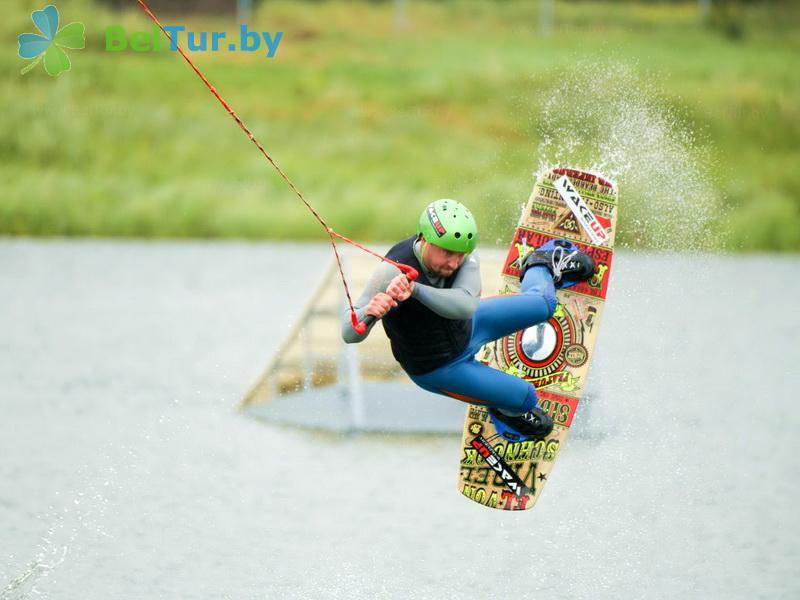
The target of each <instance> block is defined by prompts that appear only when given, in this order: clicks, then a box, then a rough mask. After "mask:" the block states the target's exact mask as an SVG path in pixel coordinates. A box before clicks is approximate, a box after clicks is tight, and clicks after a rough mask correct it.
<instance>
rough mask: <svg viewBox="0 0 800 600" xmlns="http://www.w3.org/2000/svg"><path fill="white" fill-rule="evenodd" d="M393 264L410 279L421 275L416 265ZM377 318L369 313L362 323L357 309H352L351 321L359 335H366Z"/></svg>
mask: <svg viewBox="0 0 800 600" xmlns="http://www.w3.org/2000/svg"><path fill="white" fill-rule="evenodd" d="M387 262H392V261H387ZM392 264H393V265H394V266H395V267H397V268H398V269H400V270H401V271H402V272H403V273H405V275H406V278H407V279H408V280H409V281H414V280H415V279H416V278H417V277H419V272H418V271H417V270H416V269H415V268H414V267H409V266H408V265H404V264H402V263H396V262H392ZM376 320H377V319H376V317H373V316H372V315H367V316H366V317H365V318H364V320H363V321H362V322H361V323H359V322H358V317H357V316H356V311H355V310H352V311H350V322H351V323H352V324H353V330H355V332H356V333H357V334H358V335H364V334H365V333H366V332H367V327H369V326H370V325H372V324H373V323H374V322H375V321H376Z"/></svg>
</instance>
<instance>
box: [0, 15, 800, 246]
mask: <svg viewBox="0 0 800 600" xmlns="http://www.w3.org/2000/svg"><path fill="white" fill-rule="evenodd" d="M131 4H132V5H133V6H134V7H133V8H132V9H131V10H130V11H126V12H123V13H112V12H109V11H108V10H105V9H101V8H100V7H98V6H96V5H93V4H91V3H88V2H86V1H75V2H64V3H59V10H60V11H61V13H62V19H63V21H62V22H64V23H65V22H69V21H74V20H79V21H83V22H84V23H85V24H86V27H87V32H88V36H87V48H86V49H85V50H81V51H70V53H69V54H70V56H71V58H72V60H73V69H72V71H70V72H69V73H66V74H64V75H62V76H60V77H59V78H51V77H48V76H47V75H46V74H45V73H44V71H43V70H42V69H41V67H39V68H38V69H36V70H34V71H33V72H31V73H28V74H27V75H25V76H17V73H18V72H19V69H20V68H21V67H22V66H23V65H24V63H23V61H22V60H21V59H18V58H17V57H15V56H14V53H13V51H6V52H4V53H2V56H0V68H2V69H3V71H4V72H5V77H4V84H3V86H2V88H1V89H2V92H1V93H2V99H3V106H4V115H3V119H2V121H0V128H1V129H0V156H2V166H0V172H1V173H2V180H3V182H4V186H3V192H2V196H0V233H4V234H12V235H104V236H105V235H109V236H143V237H156V236H158V237H162V236H168V237H196V236H203V237H205V236H211V237H247V238H272V239H287V238H306V239H319V238H320V236H321V235H322V231H321V229H320V228H319V225H318V224H317V223H316V222H315V221H314V220H313V219H312V218H311V217H310V215H308V213H307V212H306V210H305V208H304V207H303V206H302V204H300V202H299V201H298V200H297V199H296V198H295V197H294V196H293V195H292V194H291V192H290V191H289V190H288V188H287V187H286V186H285V184H284V183H283V182H282V180H281V179H280V178H279V177H278V176H277V175H276V174H275V172H274V171H273V170H272V169H271V167H269V165H268V164H267V163H266V162H265V161H264V159H263V157H261V155H260V154H259V153H258V151H257V150H256V149H255V148H254V147H253V146H252V144H251V143H250V142H249V141H248V140H247V138H246V137H245V136H244V135H243V134H242V132H241V131H239V130H238V128H237V127H236V126H235V124H234V123H233V122H232V120H231V119H230V117H229V116H228V115H227V114H226V113H225V112H224V111H223V110H222V108H221V107H220V106H219V104H218V103H217V102H216V100H214V98H213V97H212V96H211V95H210V94H209V93H208V91H206V90H205V88H204V87H203V86H202V84H201V83H200V81H199V80H198V79H197V77H196V75H195V74H194V73H193V72H192V71H191V70H190V69H189V68H188V66H187V65H186V64H185V63H184V62H183V60H182V59H181V58H180V57H179V56H178V55H176V54H174V53H170V52H162V53H158V54H143V53H132V52H125V53H109V52H106V51H105V50H104V48H103V45H104V40H103V31H104V29H105V27H106V26H107V25H109V24H112V23H113V24H122V25H124V26H125V27H126V29H127V30H128V31H134V30H149V29H150V23H149V21H147V20H146V17H145V16H144V15H143V14H142V13H141V11H139V10H138V9H136V8H135V6H136V5H135V2H132V3H131ZM32 8H41V7H40V6H39V5H38V4H36V5H34V4H31V3H29V2H20V3H18V4H17V5H16V9H15V10H14V11H12V13H11V18H10V19H9V21H8V22H7V23H5V24H3V25H1V26H0V27H2V29H3V30H4V37H5V38H6V39H7V40H12V39H15V35H16V34H17V33H20V32H23V31H32V30H33V26H32V24H31V22H30V14H29V13H30V10H31V9H32ZM538 10H539V9H538V3H536V2H488V1H487V2H483V1H477V0H476V1H474V2H469V3H455V2H450V3H427V2H417V1H415V0H411V1H410V2H409V8H408V14H407V20H408V25H407V27H406V28H405V29H403V30H397V29H396V28H395V22H394V15H393V8H392V4H391V3H387V4H385V5H383V4H378V5H376V4H367V3H364V4H362V3H358V2H324V3H304V2H291V3H290V2H265V3H263V4H262V5H261V6H260V8H259V10H258V11H257V14H256V15H255V18H254V20H253V22H252V23H251V25H250V28H251V29H256V30H264V31H276V30H280V31H283V32H284V39H283V40H282V42H281V45H280V47H279V50H278V54H277V57H276V58H275V59H271V60H268V59H265V58H264V57H263V56H262V54H261V53H260V52H259V53H253V54H248V53H241V52H237V53H229V52H219V53H202V54H201V53H195V54H194V55H193V57H196V60H197V62H198V65H199V66H200V68H201V69H202V70H204V71H205V72H206V75H207V76H208V77H209V79H210V80H211V81H212V82H213V83H214V84H215V85H216V86H217V87H218V89H219V90H220V91H221V92H222V94H223V95H224V96H225V97H226V98H227V99H228V100H229V102H230V103H231V104H232V105H233V106H234V108H235V109H236V110H237V112H238V113H239V114H240V116H241V117H242V118H243V120H244V121H245V122H246V123H247V124H248V126H250V128H251V129H252V130H253V131H254V133H255V134H256V136H257V137H258V138H259V139H260V141H261V142H262V143H263V144H264V145H265V147H266V148H267V149H268V151H269V152H270V153H271V154H272V155H273V156H274V157H275V159H276V160H277V161H278V163H279V164H280V165H281V166H282V168H283V169H284V170H285V171H286V172H287V173H288V174H289V176H290V177H291V178H292V179H293V180H294V181H295V183H296V184H297V186H298V187H299V188H300V189H301V190H303V192H304V194H305V195H306V196H307V197H308V198H309V199H310V200H311V202H312V203H313V204H314V205H315V206H316V207H317V208H318V209H319V211H320V212H321V213H322V214H323V215H325V216H326V218H327V219H328V220H329V221H330V223H331V224H332V225H333V226H334V227H335V228H337V229H338V230H340V231H342V232H344V233H347V234H348V235H351V236H355V237H357V238H359V239H392V238H397V237H399V236H401V235H405V234H406V233H407V232H408V230H409V227H410V226H412V225H411V224H412V223H413V221H414V219H415V217H416V213H417V211H418V210H419V209H420V208H421V207H422V206H423V205H424V204H425V202H426V201H428V200H429V199H433V198H436V197H442V196H449V197H455V198H459V199H462V200H463V201H465V202H467V203H469V204H470V205H471V206H473V207H474V208H475V210H476V212H477V213H478V216H479V219H480V221H481V223H482V224H483V226H484V230H485V231H486V232H487V235H485V236H484V239H485V240H487V241H493V240H495V239H501V238H505V237H507V235H508V228H509V226H510V225H511V224H512V223H513V222H515V221H516V218H517V213H518V210H519V205H520V204H521V203H522V202H523V201H524V200H525V199H526V198H527V195H528V193H529V191H530V186H531V173H532V171H534V170H536V169H537V168H538V167H539V166H540V161H541V160H542V148H543V142H544V141H546V140H545V136H546V135H547V133H548V132H547V127H546V125H545V126H543V123H542V120H543V119H544V118H545V117H547V116H548V115H547V113H546V110H545V108H544V107H545V106H546V104H547V101H548V98H551V97H552V95H553V90H554V89H555V88H556V87H557V86H558V85H559V82H560V80H562V79H563V78H579V79H580V78H584V79H585V80H586V81H589V82H591V81H593V76H594V75H602V74H603V71H602V69H600V68H599V67H598V68H597V72H596V73H594V74H593V73H582V72H580V71H581V70H584V71H586V70H589V71H591V70H592V68H594V67H592V65H609V64H611V65H623V66H624V68H625V70H626V73H628V75H626V76H625V77H623V78H621V79H620V81H621V82H622V83H623V84H625V85H627V84H630V85H636V86H640V87H641V88H642V89H643V90H645V92H641V91H639V92H637V93H638V94H639V95H642V94H645V93H646V95H647V96H648V98H649V99H650V100H649V101H650V102H651V103H652V106H657V107H660V109H661V110H663V111H665V114H667V115H668V119H667V120H668V122H669V127H670V128H671V130H672V132H671V133H672V134H674V135H675V136H677V137H678V138H680V139H681V140H684V145H683V146H680V147H679V148H678V150H679V151H681V149H684V150H685V152H686V154H688V155H689V156H688V157H687V162H686V164H688V165H690V166H691V169H693V170H695V171H696V173H695V174H694V175H693V177H699V178H702V179H703V180H704V181H705V180H707V185H706V187H705V188H703V189H706V190H708V191H707V192H702V193H699V192H693V193H697V194H698V195H702V196H703V198H702V199H701V198H689V199H686V198H683V199H682V201H683V204H682V205H681V207H682V210H684V211H689V212H691V210H692V207H693V202H695V201H697V202H701V201H702V203H703V209H704V211H705V212H706V213H711V215H712V218H711V219H710V220H709V221H708V223H704V224H703V226H702V227H701V228H700V230H699V231H695V232H693V235H697V234H700V235H703V234H704V232H705V231H708V232H709V235H710V237H712V238H713V239H714V240H715V243H720V244H725V245H727V246H729V247H732V248H741V249H774V250H794V251H796V250H800V227H799V226H798V225H797V223H800V169H798V168H797V165H798V164H800V76H799V75H798V74H797V68H796V65H795V64H794V62H796V61H795V60H794V58H795V57H796V56H797V53H798V50H800V33H798V29H797V28H796V26H795V25H796V24H797V22H798V19H797V16H798V14H800V12H798V11H792V10H789V9H781V10H782V11H783V12H782V13H780V14H776V12H775V11H776V10H777V9H774V8H761V9H759V8H750V9H748V11H747V12H746V13H745V14H744V36H743V37H742V38H740V39H732V38H730V37H728V36H726V35H725V34H724V33H723V32H722V31H721V30H717V29H710V28H709V27H707V26H705V25H704V24H702V23H700V22H699V19H698V15H697V5H696V3H694V2H691V3H687V4H684V5H661V4H655V5H653V4H643V5H639V4H636V5H628V4H621V3H612V4H609V3H600V2H590V3H569V4H566V3H557V6H556V15H555V24H556V28H555V29H554V31H553V32H552V33H551V34H550V35H548V36H544V35H541V34H540V33H539V13H538ZM164 20H165V21H167V22H169V23H173V24H176V23H180V24H184V25H186V26H187V29H190V30H195V31H201V30H205V31H213V30H227V31H230V32H231V33H230V34H229V35H236V34H235V33H234V32H235V29H236V28H235V26H234V24H233V23H232V22H231V20H230V19H224V18H214V17H203V18H194V17H192V18H186V17H176V16H172V17H169V16H165V17H164ZM587 65H589V67H587ZM617 87H619V86H617ZM613 93H616V94H618V95H619V96H622V97H624V96H625V94H626V93H627V90H624V89H617V90H616V91H615V92H613ZM693 135H694V137H692V136H693ZM686 140H689V141H686ZM575 156H576V157H577V158H578V159H581V160H583V161H585V164H586V165H587V166H588V165H591V164H592V163H593V162H597V161H598V160H599V159H598V157H596V156H593V155H592V152H591V148H589V147H587V148H586V149H585V151H584V152H583V154H581V153H580V150H579V152H578V154H577V155H575ZM545 158H547V157H545ZM633 158H635V157H632V159H633ZM628 175H629V174H628ZM628 175H625V174H623V176H621V177H620V181H619V183H620V186H621V188H622V192H623V197H624V200H625V202H626V204H625V208H624V210H623V211H622V215H623V223H622V225H621V227H620V239H621V241H622V242H624V243H626V244H628V245H634V246H670V245H680V244H681V231H680V230H676V231H672V232H669V235H667V236H665V235H663V231H662V230H663V228H664V227H668V222H669V218H668V216H669V207H667V206H664V205H663V203H662V204H660V205H659V206H658V207H656V209H655V210H658V211H661V212H662V213H663V214H664V215H666V216H667V218H664V216H663V215H662V217H661V218H657V219H649V218H648V215H649V214H650V212H652V211H653V210H654V209H653V206H652V204H649V193H648V190H647V187H646V185H645V184H643V183H642V182H641V181H638V182H634V181H632V182H631V183H630V184H628V181H627V180H626V178H627V177H628ZM631 179H632V180H633V179H634V178H632V177H631ZM626 185H627V187H626ZM692 189H699V188H692ZM676 190H677V192H676V194H680V193H681V188H680V186H678V187H676ZM665 223H667V224H666V225H665ZM717 240H720V241H719V242H716V241H717Z"/></svg>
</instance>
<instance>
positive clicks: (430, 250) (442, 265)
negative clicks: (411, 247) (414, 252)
mask: <svg viewBox="0 0 800 600" xmlns="http://www.w3.org/2000/svg"><path fill="white" fill-rule="evenodd" d="M422 240H423V242H424V241H425V238H424V237H423V238H422ZM466 256H467V255H466V254H464V253H463V252H451V251H450V250H445V249H444V248H440V247H439V246H434V245H433V244H430V243H425V245H424V250H423V251H422V260H423V262H424V263H425V266H426V267H427V268H428V270H429V271H430V272H431V273H434V274H435V275H438V276H439V277H444V278H447V277H450V276H452V275H453V273H455V272H456V270H457V269H458V268H459V267H460V266H461V265H462V263H463V262H464V258H465V257H466Z"/></svg>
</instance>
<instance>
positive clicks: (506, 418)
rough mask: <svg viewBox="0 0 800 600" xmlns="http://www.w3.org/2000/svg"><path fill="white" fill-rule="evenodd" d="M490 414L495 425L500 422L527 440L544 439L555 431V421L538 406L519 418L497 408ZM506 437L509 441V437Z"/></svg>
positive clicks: (490, 410) (491, 410) (490, 411)
mask: <svg viewBox="0 0 800 600" xmlns="http://www.w3.org/2000/svg"><path fill="white" fill-rule="evenodd" d="M489 414H490V415H491V417H492V419H493V420H494V421H495V424H496V423H497V422H498V421H499V422H500V423H502V424H503V425H505V426H506V427H508V428H510V429H512V430H513V431H515V432H516V433H518V434H519V435H520V436H523V437H526V438H536V439H543V438H546V437H547V436H548V435H550V433H551V432H552V431H553V419H552V418H551V417H550V415H548V414H547V413H546V412H544V411H543V410H542V409H541V408H539V407H538V406H537V407H534V408H533V409H532V410H530V411H528V412H526V413H525V414H522V415H519V416H510V415H506V414H504V413H502V412H500V411H499V410H497V409H496V408H490V409H489ZM504 437H506V438H507V439H508V435H504Z"/></svg>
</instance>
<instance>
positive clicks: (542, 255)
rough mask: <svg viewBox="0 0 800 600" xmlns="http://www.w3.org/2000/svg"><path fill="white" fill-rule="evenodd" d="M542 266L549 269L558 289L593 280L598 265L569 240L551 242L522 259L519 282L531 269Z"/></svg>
mask: <svg viewBox="0 0 800 600" xmlns="http://www.w3.org/2000/svg"><path fill="white" fill-rule="evenodd" d="M537 265H541V266H544V267H547V269H548V270H549V271H550V274H551V275H552V276H553V283H554V284H555V286H556V287H557V288H566V287H570V286H573V285H575V284H576V283H578V282H580V281H586V280H587V279H591V277H592V275H594V272H595V269H596V265H595V263H594V260H593V259H592V257H591V256H589V255H588V254H586V253H584V252H581V251H580V250H578V247H577V246H576V245H575V244H573V243H572V242H570V241H568V240H550V241H549V242H547V243H546V244H544V245H543V246H540V247H539V248H537V249H536V250H534V251H533V252H530V253H528V255H527V256H525V258H523V259H522V262H521V263H520V268H519V280H520V281H522V279H523V278H524V277H525V272H526V271H527V270H528V269H530V268H531V267H535V266H537Z"/></svg>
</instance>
